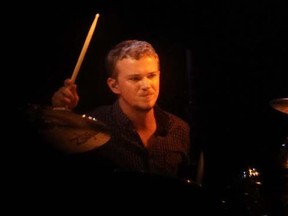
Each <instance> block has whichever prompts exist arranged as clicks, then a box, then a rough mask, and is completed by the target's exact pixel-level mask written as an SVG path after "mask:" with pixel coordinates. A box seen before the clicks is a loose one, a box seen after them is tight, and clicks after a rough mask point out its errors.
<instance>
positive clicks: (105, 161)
mask: <svg viewBox="0 0 288 216" xmlns="http://www.w3.org/2000/svg"><path fill="white" fill-rule="evenodd" d="M87 115H89V116H91V117H94V118H96V119H97V120H99V121H100V122H103V123H104V124H105V125H106V126H107V127H108V130H109V131H110V133H111V138H110V140H109V141H108V142H107V143H105V144H104V145H102V146H100V147H98V148H96V149H94V150H91V151H89V152H88V153H87V152H86V153H85V155H86V156H87V154H89V155H90V156H91V157H90V158H94V159H95V158H96V159H97V163H98V165H100V167H102V166H103V167H105V168H110V169H112V170H123V171H136V172H144V173H155V174H161V175H167V176H172V177H181V178H184V177H185V176H187V175H188V173H187V172H188V170H189V169H188V168H189V150H190V136H189V134H190V131H189V130H190V128H189V125H188V124H187V123H186V122H185V121H183V120H181V119H180V118H179V117H177V116H175V115H173V114H171V113H168V112H166V111H163V110H162V109H161V108H160V107H159V106H155V117H156V123H157V130H156V132H155V134H154V136H153V138H152V139H151V140H150V141H149V144H148V146H147V147H145V146H144V144H143V143H142V141H141V138H140V136H139V135H138V133H137V132H136V130H135V129H134V127H133V125H132V122H131V121H130V120H129V119H128V118H127V116H126V115H125V114H124V113H123V112H122V110H121V109H120V106H119V103H118V101H116V102H115V103H114V104H113V105H110V106H102V107H98V108H97V109H96V110H94V111H92V112H90V113H87Z"/></svg>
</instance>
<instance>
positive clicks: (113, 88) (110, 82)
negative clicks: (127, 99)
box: [107, 77, 120, 94]
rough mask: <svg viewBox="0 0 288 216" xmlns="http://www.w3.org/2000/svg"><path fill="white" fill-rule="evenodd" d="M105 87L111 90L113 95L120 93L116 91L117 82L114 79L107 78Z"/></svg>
mask: <svg viewBox="0 0 288 216" xmlns="http://www.w3.org/2000/svg"><path fill="white" fill-rule="evenodd" d="M107 85H108V86H109V88H110V89H111V91H112V92H113V93H115V94H120V91H119V89H118V82H117V80H116V79H113V78H111V77H109V78H108V79H107Z"/></svg>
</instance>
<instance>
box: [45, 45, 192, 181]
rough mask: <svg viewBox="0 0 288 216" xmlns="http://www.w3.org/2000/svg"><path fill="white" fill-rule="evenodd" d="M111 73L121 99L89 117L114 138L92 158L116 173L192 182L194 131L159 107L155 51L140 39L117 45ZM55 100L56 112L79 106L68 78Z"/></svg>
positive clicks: (113, 88) (109, 57)
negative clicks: (189, 180) (149, 174)
mask: <svg viewBox="0 0 288 216" xmlns="http://www.w3.org/2000/svg"><path fill="white" fill-rule="evenodd" d="M106 70H107V85H108V87H109V88H110V90H111V91H112V92H113V93H114V94H115V95H116V96H117V100H116V101H115V102H114V104H112V105H109V106H102V107H97V108H96V109H95V110H92V111H91V112H89V113H86V115H88V116H91V117H93V118H96V119H98V120H99V121H101V122H103V123H104V124H106V126H107V127H108V128H109V130H110V132H111V139H109V141H108V142H107V143H105V144H104V145H102V146H100V147H98V148H95V149H93V150H91V151H89V155H93V156H95V157H97V158H98V159H99V158H101V160H103V161H104V162H105V163H104V162H103V161H102V162H103V163H102V162H101V163H102V164H103V166H104V164H105V168H108V167H109V169H111V170H120V171H121V170H123V171H136V172H138V171H140V172H144V173H152V174H157V175H158V174H159V175H165V176H171V177H176V178H181V179H191V177H192V176H193V173H192V169H191V164H192V161H193V159H192V158H190V155H191V154H190V149H191V146H190V127H189V125H188V123H186V122H185V121H184V120H182V119H181V118H179V117H177V116H176V115H174V114H172V113H170V112H167V111H165V110H163V109H162V108H161V107H159V105H157V99H158V96H159V88H160V74H161V72H160V60H159V56H158V54H157V52H156V51H155V49H154V48H153V46H152V45H151V44H150V43H149V42H146V41H141V40H125V41H122V42H120V43H118V44H117V45H116V46H115V47H114V48H112V49H111V50H110V51H109V53H108V55H107V57H106ZM51 101H52V106H53V107H55V108H56V107H58V108H59V107H68V108H69V109H70V110H73V109H74V108H75V107H76V106H77V104H78V102H79V95H78V93H77V86H76V84H75V83H74V82H73V80H72V79H69V78H68V79H66V80H65V81H64V85H63V86H62V87H60V88H59V89H58V90H57V91H56V92H55V93H54V94H53V96H52V100H51Z"/></svg>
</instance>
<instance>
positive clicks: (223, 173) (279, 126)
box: [9, 1, 288, 191]
mask: <svg viewBox="0 0 288 216" xmlns="http://www.w3.org/2000/svg"><path fill="white" fill-rule="evenodd" d="M38 4H39V5H37V4H36V5H34V6H33V8H34V9H33V10H32V9H29V5H28V4H26V3H25V5H23V8H25V10H23V9H22V5H17V6H15V7H14V9H13V10H14V14H15V15H14V18H15V16H16V20H18V21H16V22H17V23H16V25H17V29H14V30H13V31H12V32H13V35H12V36H11V37H12V38H13V40H14V42H13V49H14V50H13V53H12V57H13V63H12V64H11V71H10V72H9V73H11V75H12V78H13V82H14V83H15V84H14V86H16V89H17V95H15V97H14V100H16V106H15V107H21V106H25V105H26V104H28V103H33V104H44V105H49V104H50V102H49V101H50V97H51V95H52V93H53V92H54V91H55V90H56V89H57V88H58V87H59V86H61V85H62V84H63V81H64V79H65V78H67V77H70V76H71V75H72V72H73V69H74V67H75V65H76V62H77V59H78V56H79V54H80V51H81V49H82V46H83V43H84V41H85V38H86V35H87V33H88V30H89V28H90V25H91V23H92V21H93V19H94V17H95V14H96V13H100V17H99V20H98V23H97V27H96V30H95V32H94V35H93V38H92V40H91V42H90V45H89V48H88V50H87V53H86V56H85V58H84V61H83V63H82V66H81V69H80V72H79V75H78V77H77V80H76V82H77V84H78V89H79V94H80V98H81V99H80V104H79V107H78V108H77V112H85V111H87V110H90V109H92V108H93V107H95V106H98V105H103V104H110V103H112V101H113V99H114V98H113V96H112V95H111V93H110V92H109V90H108V88H107V87H106V82H105V77H104V74H105V72H104V57H105V55H106V52H107V51H108V50H109V49H110V48H111V47H112V46H113V45H114V44H115V43H117V42H119V41H121V40H123V39H143V40H147V41H150V42H151V43H152V44H153V45H154V46H155V48H156V49H157V50H158V53H159V55H160V59H161V94H160V98H159V104H160V106H161V107H163V108H165V109H166V110H168V111H170V112H172V113H175V114H177V115H178V116H180V117H182V118H183V119H185V120H186V121H187V122H189V124H190V125H191V130H192V132H191V137H192V142H191V146H192V148H194V150H195V155H196V156H197V155H198V153H199V151H200V149H202V150H204V152H205V159H206V164H205V172H204V173H205V178H204V185H205V184H206V185H207V186H209V187H211V188H213V189H215V190H219V191H223V188H225V187H227V185H231V184H233V182H235V181H238V180H239V175H240V174H241V172H242V171H243V170H245V169H246V168H247V167H256V168H257V169H258V170H259V171H260V173H261V174H262V175H263V176H264V179H265V181H267V182H268V184H270V185H274V184H275V182H276V181H275V180H274V173H273V172H274V170H275V167H276V168H277V165H276V160H277V157H278V154H279V151H280V147H281V144H282V143H283V142H284V141H285V139H286V137H287V135H288V130H287V129H288V115H287V114H284V113H280V112H279V111H276V110H274V109H273V108H272V107H271V106H270V105H269V102H270V101H271V100H272V99H275V98H284V97H288V76H287V74H288V73H287V38H288V35H287V30H286V27H287V26H288V25H287V20H286V15H287V2H283V3H282V2H280V1H264V2H261V3H255V2H252V1H251V2H238V3H236V2H234V3H229V2H228V1H226V2H225V3H224V2H219V1H217V2H213V1H212V2H208V1H207V2H205V1H197V3H195V2H193V1H192V2H190V1H187V3H183V2H182V3H181V2H175V1H174V2H173V1H172V2H170V3H168V2H166V3H164V2H163V3H159V2H156V1H140V2H137V1H133V2H128V1H101V2H100V1H98V2H97V1H95V2H85V3H84V2H78V3H77V4H76V3H69V5H67V7H66V6H65V7H63V6H61V7H60V6H59V5H58V4H56V3H55V4H54V3H48V2H47V3H45V2H42V3H41V4H40V3H38ZM12 8H13V7H12ZM26 8H27V9H26ZM16 11H17V13H16ZM11 19H12V18H11ZM20 27H21V28H20ZM11 28H12V26H11ZM14 32H15V33H14ZM14 37H15V38H14ZM14 67H16V68H17V69H14Z"/></svg>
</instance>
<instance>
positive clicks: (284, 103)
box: [270, 98, 288, 114]
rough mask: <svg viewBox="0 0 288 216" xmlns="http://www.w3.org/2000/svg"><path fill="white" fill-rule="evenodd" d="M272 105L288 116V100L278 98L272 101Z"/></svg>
mask: <svg viewBox="0 0 288 216" xmlns="http://www.w3.org/2000/svg"><path fill="white" fill-rule="evenodd" d="M270 105H271V106H272V107H273V108H274V109H275V110H278V111H280V112H282V113H286V114H288V98H277V99H274V100H271V101H270Z"/></svg>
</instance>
